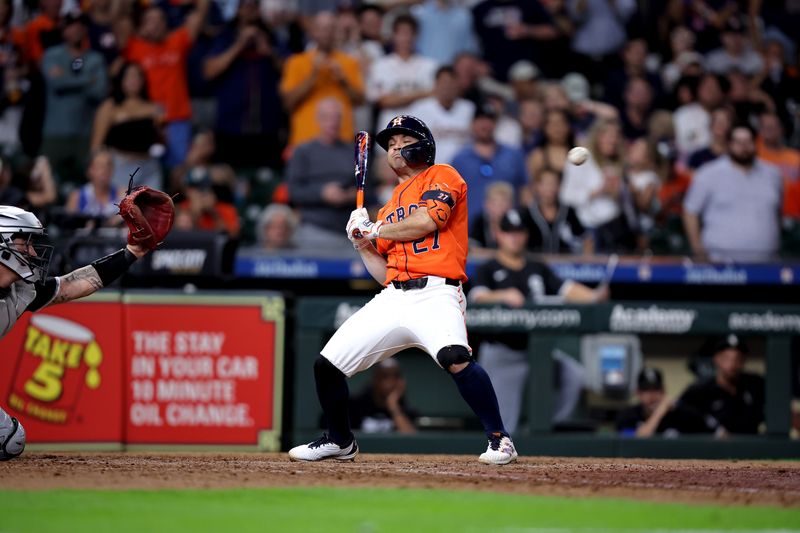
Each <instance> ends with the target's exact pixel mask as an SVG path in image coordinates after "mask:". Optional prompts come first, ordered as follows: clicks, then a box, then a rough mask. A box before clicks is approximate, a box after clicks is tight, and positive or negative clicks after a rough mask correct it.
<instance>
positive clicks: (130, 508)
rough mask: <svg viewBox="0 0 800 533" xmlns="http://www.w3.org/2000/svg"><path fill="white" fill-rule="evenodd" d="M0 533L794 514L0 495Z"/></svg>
mask: <svg viewBox="0 0 800 533" xmlns="http://www.w3.org/2000/svg"><path fill="white" fill-rule="evenodd" d="M0 507H2V513H0V532H2V533H11V532H14V533H16V532H27V531H34V532H37V533H38V532H42V533H46V532H50V531H59V532H60V531H68V532H71V531H74V532H80V533H92V532H96V531H110V532H111V533H124V532H127V531H132V532H133V531H135V532H137V533H142V532H150V531H169V532H170V533H172V532H175V533H180V532H191V533H196V532H200V531H213V532H215V533H227V532H245V531H259V532H273V531H274V532H279V533H285V532H291V531H302V532H307V531H325V532H326V533H327V532H336V531H348V532H350V531H352V532H356V533H373V532H374V533H378V532H391V531H397V532H403V533H421V532H428V531H433V532H450V531H455V532H466V531H470V532H479V531H480V532H483V531H506V532H522V531H528V532H544V531H549V532H557V533H561V532H564V531H571V530H577V531H592V532H598V531H618V530H625V531H652V530H654V529H662V530H663V529H672V530H687V529H690V530H701V529H714V530H722V529H725V530H737V529H738V530H751V531H752V530H765V529H768V530H782V531H786V530H791V529H798V528H800V509H778V508H765V507H747V508H744V507H715V506H708V505H702V506H701V505H680V504H660V503H650V502H641V501H629V500H606V499H570V498H555V497H540V496H526V495H517V494H496V493H481V492H455V491H453V492H446V491H441V490H403V489H398V490H391V489H375V490H367V489H330V488H297V489H235V490H162V491H93V490H54V491H43V492H9V491H0Z"/></svg>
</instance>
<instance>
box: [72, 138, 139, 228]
mask: <svg viewBox="0 0 800 533" xmlns="http://www.w3.org/2000/svg"><path fill="white" fill-rule="evenodd" d="M113 175H114V159H113V156H112V154H111V152H109V151H108V150H97V151H96V152H94V153H93V154H92V156H91V159H90V161H89V168H88V169H87V170H86V176H87V177H88V178H89V181H88V182H87V183H86V184H85V185H83V186H82V187H81V188H79V189H74V190H73V191H72V192H71V193H70V195H69V197H68V198H67V205H66V210H67V212H68V213H74V214H78V215H84V216H90V217H94V218H95V219H98V220H100V221H101V225H103V226H117V225H119V224H120V223H121V222H122V219H121V218H120V217H118V216H117V213H118V212H119V207H118V204H119V201H120V200H121V199H122V197H123V196H124V193H125V189H124V188H120V187H115V186H114V185H112V183H111V177H112V176H113Z"/></svg>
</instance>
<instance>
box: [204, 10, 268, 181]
mask: <svg viewBox="0 0 800 533" xmlns="http://www.w3.org/2000/svg"><path fill="white" fill-rule="evenodd" d="M278 65H279V58H278V57H277V54H276V52H275V50H274V49H273V39H272V36H271V35H270V32H269V30H268V29H267V27H266V26H265V25H264V24H263V22H261V19H260V16H259V12H258V1H257V0H242V1H240V2H239V7H238V10H237V13H236V18H235V19H234V20H233V21H232V22H231V23H230V24H228V26H226V28H225V29H224V30H223V31H222V33H221V34H220V35H218V36H217V38H216V40H215V41H214V44H213V45H212V46H211V50H210V51H209V55H208V57H207V58H206V60H205V62H204V64H203V74H204V75H205V78H206V79H208V80H214V85H213V86H214V93H215V96H216V100H217V124H216V128H215V131H216V141H217V149H218V151H219V153H220V154H222V156H223V157H224V159H225V161H226V162H227V163H229V164H231V165H233V166H235V167H261V166H268V167H271V168H278V167H279V166H280V162H281V143H280V136H279V133H280V128H281V124H282V113H281V108H280V106H279V105H277V102H278V83H279V80H280V71H279V66H278Z"/></svg>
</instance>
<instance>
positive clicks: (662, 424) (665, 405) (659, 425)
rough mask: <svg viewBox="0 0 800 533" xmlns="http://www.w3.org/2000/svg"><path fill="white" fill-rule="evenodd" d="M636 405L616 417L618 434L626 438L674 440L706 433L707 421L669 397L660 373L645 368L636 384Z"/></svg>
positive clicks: (655, 369) (656, 370)
mask: <svg viewBox="0 0 800 533" xmlns="http://www.w3.org/2000/svg"><path fill="white" fill-rule="evenodd" d="M636 398H637V399H638V400H639V402H638V403H637V404H636V405H632V406H631V407H629V408H627V409H624V410H622V411H620V412H619V413H618V415H617V431H618V432H619V433H620V434H621V435H623V436H629V437H634V436H635V437H652V436H653V435H657V434H663V435H664V436H665V437H675V436H677V435H679V434H682V433H705V432H706V431H708V429H707V427H706V424H705V421H704V420H703V419H702V418H701V417H700V416H698V414H697V413H696V412H695V411H694V409H691V408H686V407H684V406H683V405H682V404H681V403H680V402H674V401H673V400H671V399H670V398H669V396H667V393H666V390H665V389H664V377H663V376H662V375H661V371H660V370H659V369H657V368H653V367H645V368H643V369H642V370H641V371H640V372H639V376H638V378H637V380H636Z"/></svg>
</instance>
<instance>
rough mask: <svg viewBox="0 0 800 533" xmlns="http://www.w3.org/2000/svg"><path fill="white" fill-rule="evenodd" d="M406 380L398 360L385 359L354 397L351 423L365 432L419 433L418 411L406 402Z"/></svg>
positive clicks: (351, 402)
mask: <svg viewBox="0 0 800 533" xmlns="http://www.w3.org/2000/svg"><path fill="white" fill-rule="evenodd" d="M405 391H406V380H405V378H403V373H402V372H401V371H400V364H399V363H398V362H397V359H384V360H383V361H381V362H380V363H378V364H377V365H375V367H374V369H373V370H372V376H371V378H370V382H369V384H368V385H367V386H366V387H365V388H364V390H362V391H361V393H360V394H357V395H355V396H353V399H351V400H350V405H349V411H350V423H351V424H352V425H353V428H354V429H358V430H361V431H363V432H364V433H390V432H397V433H406V434H410V433H416V431H417V430H416V428H415V427H414V422H413V419H414V418H416V416H417V414H416V411H414V410H413V409H411V408H409V407H408V405H406V399H405Z"/></svg>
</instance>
